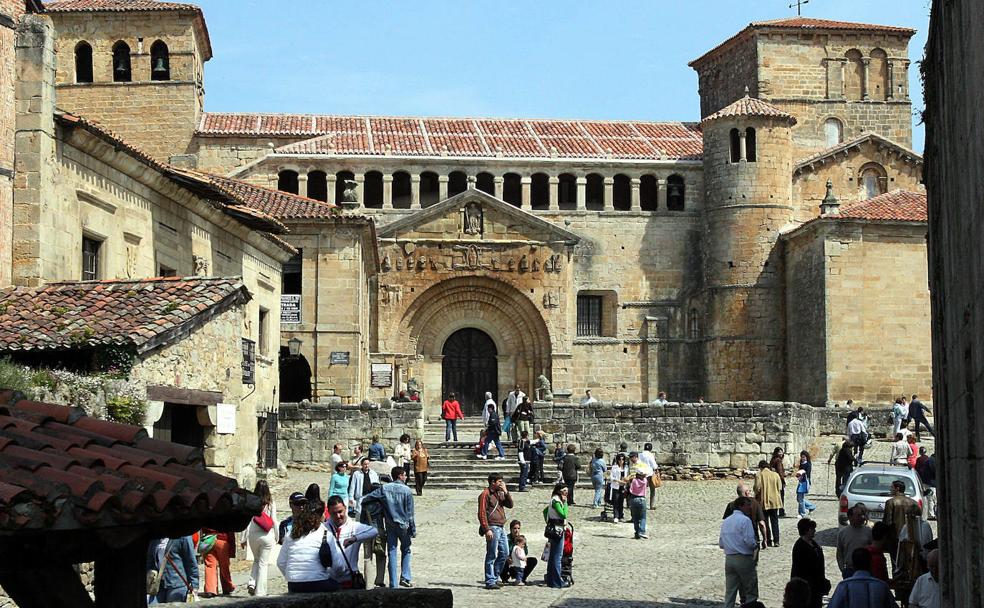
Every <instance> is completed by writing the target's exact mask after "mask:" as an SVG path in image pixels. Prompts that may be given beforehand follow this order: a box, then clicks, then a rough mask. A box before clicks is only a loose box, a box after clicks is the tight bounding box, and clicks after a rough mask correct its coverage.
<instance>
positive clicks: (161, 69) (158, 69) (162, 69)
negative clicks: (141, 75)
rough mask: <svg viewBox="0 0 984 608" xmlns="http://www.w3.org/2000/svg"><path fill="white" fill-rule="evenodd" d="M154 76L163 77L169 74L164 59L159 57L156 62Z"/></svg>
mask: <svg viewBox="0 0 984 608" xmlns="http://www.w3.org/2000/svg"><path fill="white" fill-rule="evenodd" d="M153 72H154V74H156V75H158V76H161V75H164V74H167V65H165V64H164V58H163V57H158V58H157V60H156V61H155V62H154V70H153Z"/></svg>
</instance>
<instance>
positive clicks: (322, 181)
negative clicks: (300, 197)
mask: <svg viewBox="0 0 984 608" xmlns="http://www.w3.org/2000/svg"><path fill="white" fill-rule="evenodd" d="M307 195H308V198H313V199H314V200H316V201H326V202H327V201H328V175H327V174H326V173H325V172H324V171H311V172H310V173H308V191H307Z"/></svg>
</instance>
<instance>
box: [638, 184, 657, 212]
mask: <svg viewBox="0 0 984 608" xmlns="http://www.w3.org/2000/svg"><path fill="white" fill-rule="evenodd" d="M658 200H659V184H658V182H657V181H656V176H655V175H643V176H642V177H641V178H639V206H640V207H642V210H643V211H656V207H657V204H658Z"/></svg>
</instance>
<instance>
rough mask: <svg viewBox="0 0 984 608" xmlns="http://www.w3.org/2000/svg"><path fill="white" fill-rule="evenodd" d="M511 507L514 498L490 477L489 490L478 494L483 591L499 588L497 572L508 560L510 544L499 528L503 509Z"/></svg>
mask: <svg viewBox="0 0 984 608" xmlns="http://www.w3.org/2000/svg"><path fill="white" fill-rule="evenodd" d="M512 508H513V499H512V496H510V495H509V491H508V490H507V489H506V482H505V481H503V479H502V475H501V474H499V473H490V474H489V487H487V488H485V489H484V490H482V493H481V494H479V495H478V532H479V534H481V535H482V536H484V537H485V588H486V589H500V588H501V587H502V583H501V582H499V573H500V572H502V568H503V567H504V566H505V565H506V560H507V559H509V542H508V540H507V538H506V533H505V531H504V530H503V529H502V527H503V526H504V525H505V524H506V509H512Z"/></svg>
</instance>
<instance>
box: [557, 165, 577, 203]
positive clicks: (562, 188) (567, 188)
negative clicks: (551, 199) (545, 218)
mask: <svg viewBox="0 0 984 608" xmlns="http://www.w3.org/2000/svg"><path fill="white" fill-rule="evenodd" d="M558 179H559V180H560V182H559V183H558V188H559V192H558V193H557V194H558V196H559V198H558V204H559V205H560V208H561V209H577V178H576V177H574V176H573V175H571V174H570V173H561V174H560V175H559V176H558Z"/></svg>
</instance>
